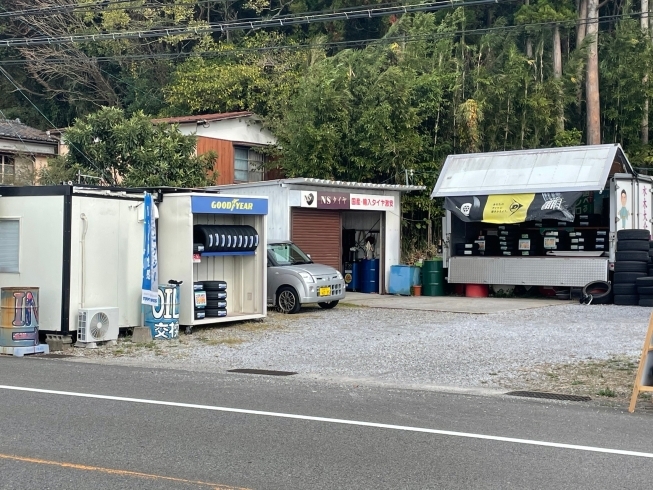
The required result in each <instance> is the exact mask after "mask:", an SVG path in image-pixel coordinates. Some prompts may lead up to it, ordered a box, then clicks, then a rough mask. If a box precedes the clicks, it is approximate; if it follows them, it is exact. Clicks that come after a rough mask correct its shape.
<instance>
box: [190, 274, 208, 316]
mask: <svg viewBox="0 0 653 490" xmlns="http://www.w3.org/2000/svg"><path fill="white" fill-rule="evenodd" d="M193 305H194V307H195V310H194V314H195V320H202V319H203V318H204V317H205V316H206V291H204V285H203V284H202V283H201V282H195V283H193Z"/></svg>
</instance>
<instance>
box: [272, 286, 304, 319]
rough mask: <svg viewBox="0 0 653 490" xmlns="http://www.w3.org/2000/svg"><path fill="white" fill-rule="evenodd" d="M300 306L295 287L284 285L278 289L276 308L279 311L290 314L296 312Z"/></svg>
mask: <svg viewBox="0 0 653 490" xmlns="http://www.w3.org/2000/svg"><path fill="white" fill-rule="evenodd" d="M301 307H302V305H301V303H300V302H299V295H298V294H297V291H295V288H293V287H290V286H284V287H282V288H281V289H279V293H278V294H277V308H278V309H279V311H280V312H281V313H286V314H288V315H292V314H293V313H297V312H298V311H299V309H300V308H301Z"/></svg>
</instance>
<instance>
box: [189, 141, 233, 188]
mask: <svg viewBox="0 0 653 490" xmlns="http://www.w3.org/2000/svg"><path fill="white" fill-rule="evenodd" d="M211 150H213V151H215V152H216V153H217V154H218V159H217V160H216V162H215V166H214V167H213V169H214V170H215V171H216V172H217V173H218V177H217V179H216V180H215V184H216V185H222V184H233V183H234V145H233V143H232V142H231V141H227V140H219V139H216V138H204V137H202V136H199V137H198V138H197V154H198V155H202V154H204V153H207V152H209V151H211Z"/></svg>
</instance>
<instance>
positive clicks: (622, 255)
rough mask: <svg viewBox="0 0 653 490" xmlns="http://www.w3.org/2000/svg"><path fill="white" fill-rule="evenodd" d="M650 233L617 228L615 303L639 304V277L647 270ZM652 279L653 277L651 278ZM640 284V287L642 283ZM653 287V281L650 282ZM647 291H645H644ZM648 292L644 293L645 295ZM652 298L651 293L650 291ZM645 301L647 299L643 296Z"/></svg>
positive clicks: (614, 279)
mask: <svg viewBox="0 0 653 490" xmlns="http://www.w3.org/2000/svg"><path fill="white" fill-rule="evenodd" d="M650 239H651V235H650V233H649V232H648V230H619V231H618V232H617V252H616V256H615V264H614V278H613V286H612V290H613V293H614V304H615V305H639V304H641V303H640V291H639V288H640V279H641V278H646V277H647V276H648V272H649V262H650V260H651V258H650V257H651V256H650ZM652 279H653V278H652ZM641 284H642V286H641V287H642V288H645V287H647V286H644V283H641ZM651 286H652V287H653V282H651ZM645 292H647V291H645ZM646 296H649V294H645V297H646ZM650 296H651V299H653V293H650ZM644 302H645V303H646V302H648V299H647V298H645V301H644Z"/></svg>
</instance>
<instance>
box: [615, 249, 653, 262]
mask: <svg viewBox="0 0 653 490" xmlns="http://www.w3.org/2000/svg"><path fill="white" fill-rule="evenodd" d="M650 254H651V252H650V250H649V251H648V252H645V251H644V250H626V251H625V252H617V253H615V257H614V258H615V260H616V261H617V262H623V261H624V260H625V261H629V262H648V260H649V257H650Z"/></svg>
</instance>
